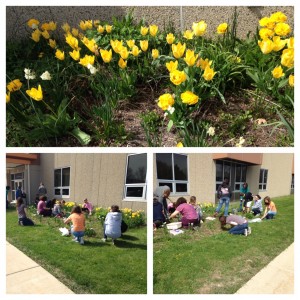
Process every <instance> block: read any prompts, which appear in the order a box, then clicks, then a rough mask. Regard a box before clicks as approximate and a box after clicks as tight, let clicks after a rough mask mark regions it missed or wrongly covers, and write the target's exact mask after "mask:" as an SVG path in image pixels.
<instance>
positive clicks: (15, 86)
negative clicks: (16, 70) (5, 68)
mask: <svg viewBox="0 0 300 300" xmlns="http://www.w3.org/2000/svg"><path fill="white" fill-rule="evenodd" d="M22 85H23V84H22V82H21V81H20V79H15V80H13V81H11V82H10V83H8V85H7V86H6V87H7V89H8V90H9V91H10V92H11V93H12V92H15V91H18V90H19V89H20V88H21V87H22Z"/></svg>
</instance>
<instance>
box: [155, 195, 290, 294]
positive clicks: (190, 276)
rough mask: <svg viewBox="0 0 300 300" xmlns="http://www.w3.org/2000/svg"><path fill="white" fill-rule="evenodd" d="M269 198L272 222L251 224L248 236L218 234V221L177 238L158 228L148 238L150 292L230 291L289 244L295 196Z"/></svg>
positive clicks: (219, 230)
mask: <svg viewBox="0 0 300 300" xmlns="http://www.w3.org/2000/svg"><path fill="white" fill-rule="evenodd" d="M272 200H273V201H274V202H275V204H276V206H277V209H278V215H277V216H276V218H275V219H273V220H264V221H263V222H261V223H252V224H251V225H250V226H251V228H252V234H251V235H249V236H247V237H246V236H243V235H230V234H229V233H228V232H227V231H223V230H221V228H220V222H219V220H218V219H216V220H214V221H205V222H204V224H202V226H201V228H200V229H199V230H198V231H192V230H185V231H184V233H183V234H180V235H177V236H173V235H171V234H170V233H169V232H168V230H167V229H164V228H161V229H158V230H157V231H156V232H155V233H154V239H153V241H154V249H153V253H154V282H153V286H154V287H153V289H154V294H233V293H235V292H236V291H237V290H238V289H239V288H240V287H241V286H243V285H244V284H245V283H246V282H247V281H248V280H249V279H250V278H251V277H253V276H254V275H255V274H256V273H258V272H259V271H260V270H261V269H262V268H263V267H264V266H266V265H267V264H268V263H269V262H270V261H271V260H272V259H274V258H275V257H276V256H277V255H279V254H280V253H281V252H282V251H283V250H284V249H286V248H287V247H288V246H289V245H290V244H292V243H293V241H294V196H293V195H289V196H285V197H279V198H273V199H272ZM232 207H237V204H233V206H232ZM270 276H271V275H270ZM270 280H271V278H270ZM253 292H258V293H259V291H253Z"/></svg>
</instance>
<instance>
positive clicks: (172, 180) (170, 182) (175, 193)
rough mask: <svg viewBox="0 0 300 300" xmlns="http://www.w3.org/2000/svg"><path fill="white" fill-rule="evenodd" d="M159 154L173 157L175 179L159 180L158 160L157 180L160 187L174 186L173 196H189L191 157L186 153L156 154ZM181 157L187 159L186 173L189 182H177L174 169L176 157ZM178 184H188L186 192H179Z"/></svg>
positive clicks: (172, 189)
mask: <svg viewBox="0 0 300 300" xmlns="http://www.w3.org/2000/svg"><path fill="white" fill-rule="evenodd" d="M157 154H170V155H171V158H172V159H171V164H172V166H171V167H172V177H173V179H160V178H158V172H157V160H156V180H157V183H158V186H163V185H165V184H167V185H168V186H170V185H171V186H172V188H171V194H170V195H171V196H179V195H189V156H188V154H185V153H156V155H157ZM175 155H181V156H185V157H186V170H187V171H186V173H187V180H176V179H174V178H175V168H174V156H175ZM177 184H186V192H177V190H176V185H177Z"/></svg>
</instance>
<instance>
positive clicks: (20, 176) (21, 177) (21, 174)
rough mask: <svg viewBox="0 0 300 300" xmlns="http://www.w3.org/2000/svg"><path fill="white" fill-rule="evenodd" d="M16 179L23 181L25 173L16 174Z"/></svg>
mask: <svg viewBox="0 0 300 300" xmlns="http://www.w3.org/2000/svg"><path fill="white" fill-rule="evenodd" d="M15 179H23V173H16V174H15Z"/></svg>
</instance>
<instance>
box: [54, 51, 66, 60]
mask: <svg viewBox="0 0 300 300" xmlns="http://www.w3.org/2000/svg"><path fill="white" fill-rule="evenodd" d="M55 56H56V58H57V59H59V60H64V59H65V52H64V51H60V50H59V49H57V50H56V52H55Z"/></svg>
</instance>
